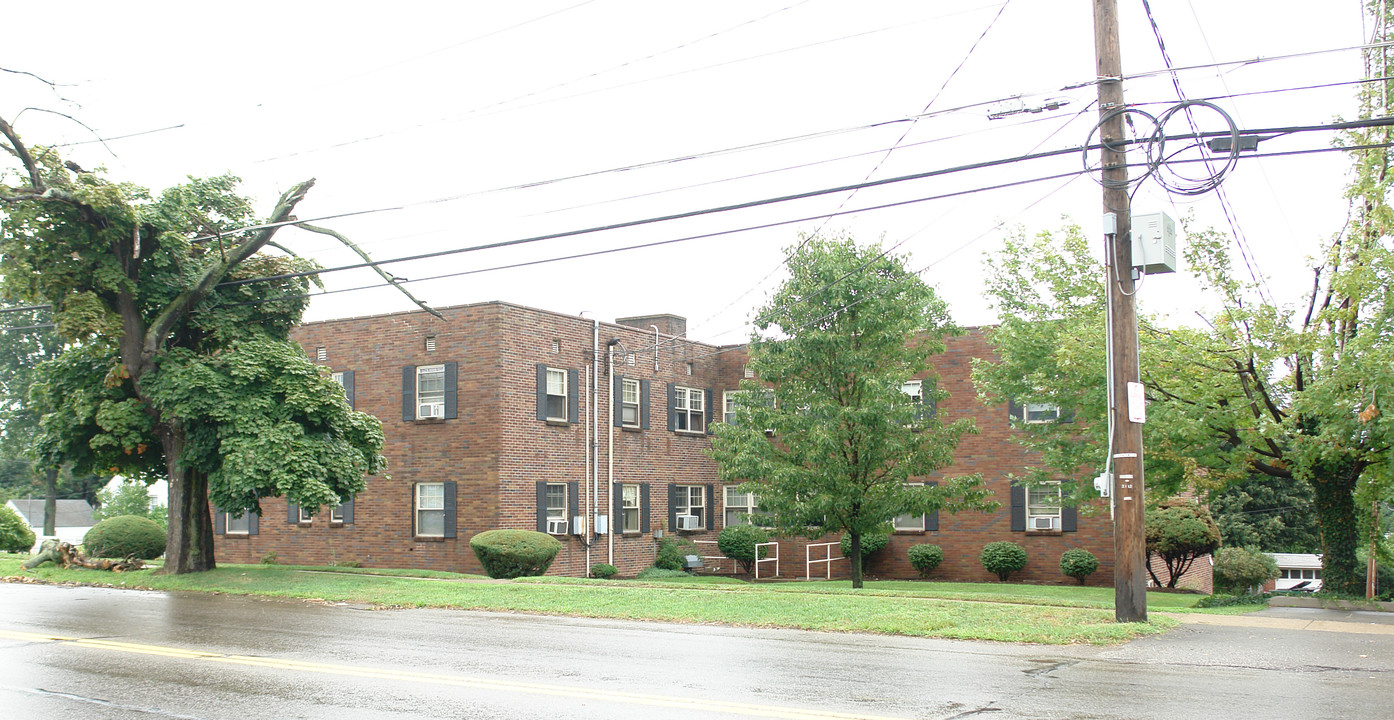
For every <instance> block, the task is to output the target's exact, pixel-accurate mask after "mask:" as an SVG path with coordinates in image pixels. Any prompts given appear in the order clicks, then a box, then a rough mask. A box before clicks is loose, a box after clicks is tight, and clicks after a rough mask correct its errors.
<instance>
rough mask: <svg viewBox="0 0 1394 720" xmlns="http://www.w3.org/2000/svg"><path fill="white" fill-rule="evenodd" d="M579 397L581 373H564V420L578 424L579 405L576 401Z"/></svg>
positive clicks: (571, 371) (575, 371)
mask: <svg viewBox="0 0 1394 720" xmlns="http://www.w3.org/2000/svg"><path fill="white" fill-rule="evenodd" d="M580 397H581V373H580V371H579V370H567V371H566V419H567V421H569V422H580V420H581V405H580V403H578V402H577V400H578V399H579V398H580Z"/></svg>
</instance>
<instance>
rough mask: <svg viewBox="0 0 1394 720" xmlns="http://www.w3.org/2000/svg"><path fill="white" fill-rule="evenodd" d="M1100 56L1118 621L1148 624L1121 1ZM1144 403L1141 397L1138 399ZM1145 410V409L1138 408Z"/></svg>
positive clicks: (1097, 40) (1111, 1)
mask: <svg viewBox="0 0 1394 720" xmlns="http://www.w3.org/2000/svg"><path fill="white" fill-rule="evenodd" d="M1094 58H1095V66H1096V68H1097V70H1098V80H1099V82H1098V86H1099V117H1100V121H1101V123H1100V128H1099V136H1100V138H1101V139H1102V144H1103V146H1104V147H1103V149H1102V150H1101V152H1100V157H1101V166H1102V174H1103V186H1104V212H1105V213H1111V214H1112V215H1113V216H1114V218H1115V221H1116V225H1115V227H1114V228H1112V229H1113V232H1112V233H1111V234H1110V235H1108V237H1107V243H1108V245H1109V246H1108V247H1106V248H1105V252H1107V253H1108V255H1107V258H1108V262H1106V263H1105V266H1106V272H1107V273H1108V274H1109V277H1108V278H1107V279H1106V284H1107V286H1108V313H1109V325H1110V328H1111V333H1110V335H1111V337H1110V340H1109V345H1108V353H1109V361H1110V362H1109V365H1110V367H1111V368H1112V374H1111V375H1112V376H1111V377H1110V378H1109V380H1108V381H1109V383H1110V389H1111V392H1110V394H1109V396H1110V397H1111V398H1112V403H1111V405H1112V407H1110V408H1109V412H1110V413H1111V415H1112V417H1111V419H1112V422H1113V433H1112V434H1113V442H1112V444H1111V447H1110V448H1109V452H1111V453H1113V458H1112V460H1113V487H1112V491H1113V503H1114V516H1113V598H1114V611H1113V615H1114V618H1115V619H1116V620H1117V621H1118V622H1146V621H1147V545H1146V536H1145V531H1144V525H1143V505H1142V489H1143V483H1142V424H1141V423H1140V422H1139V423H1135V422H1132V421H1131V420H1130V419H1129V417H1130V415H1129V412H1128V400H1129V397H1130V396H1129V392H1128V385H1129V383H1138V382H1139V381H1140V375H1141V372H1140V370H1139V364H1138V342H1137V310H1136V308H1135V307H1134V305H1133V292H1134V281H1133V250H1132V211H1131V209H1130V208H1129V200H1128V166H1127V160H1126V147H1127V146H1126V142H1127V138H1126V137H1125V136H1124V131H1123V120H1124V115H1123V112H1124V108H1125V106H1124V104H1123V79H1122V78H1123V58H1122V55H1121V54H1120V52H1119V49H1118V4H1117V0H1094ZM1138 401H1139V402H1141V399H1140V398H1138ZM1139 410H1140V408H1139Z"/></svg>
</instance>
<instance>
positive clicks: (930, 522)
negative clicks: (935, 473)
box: [924, 480, 939, 531]
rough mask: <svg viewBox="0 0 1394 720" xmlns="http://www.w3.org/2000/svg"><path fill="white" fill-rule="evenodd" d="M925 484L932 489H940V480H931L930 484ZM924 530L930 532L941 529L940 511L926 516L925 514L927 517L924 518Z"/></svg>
mask: <svg viewBox="0 0 1394 720" xmlns="http://www.w3.org/2000/svg"><path fill="white" fill-rule="evenodd" d="M925 484H926V485H928V486H930V487H938V486H939V481H938V480H930V481H929V482H927V483H925ZM924 529H925V530H926V531H929V530H938V529H939V511H938V510H935V511H934V512H930V513H926V514H925V516H924Z"/></svg>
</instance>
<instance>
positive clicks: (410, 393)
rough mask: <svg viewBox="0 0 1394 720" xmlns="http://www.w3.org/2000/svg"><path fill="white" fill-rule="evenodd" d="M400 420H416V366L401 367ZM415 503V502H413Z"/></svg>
mask: <svg viewBox="0 0 1394 720" xmlns="http://www.w3.org/2000/svg"><path fill="white" fill-rule="evenodd" d="M402 419H403V420H405V421H407V422H411V421H413V420H415V419H416V366H415V365H403V366H402ZM413 502H415V501H413Z"/></svg>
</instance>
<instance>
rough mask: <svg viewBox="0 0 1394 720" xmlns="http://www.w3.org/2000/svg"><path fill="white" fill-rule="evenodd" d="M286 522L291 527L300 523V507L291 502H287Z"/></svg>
mask: <svg viewBox="0 0 1394 720" xmlns="http://www.w3.org/2000/svg"><path fill="white" fill-rule="evenodd" d="M286 522H287V523H288V524H291V525H295V524H297V523H299V522H300V506H299V505H296V504H295V503H293V502H291V501H289V500H287V501H286Z"/></svg>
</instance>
